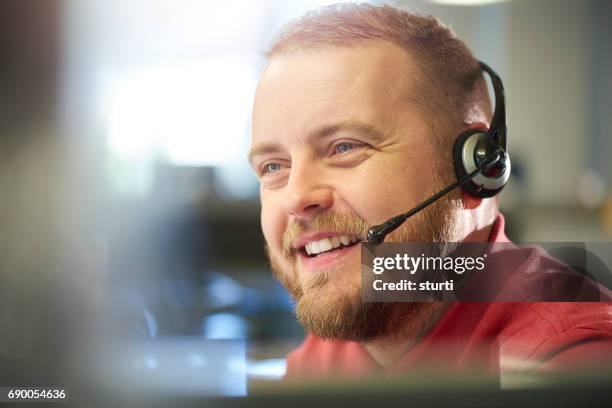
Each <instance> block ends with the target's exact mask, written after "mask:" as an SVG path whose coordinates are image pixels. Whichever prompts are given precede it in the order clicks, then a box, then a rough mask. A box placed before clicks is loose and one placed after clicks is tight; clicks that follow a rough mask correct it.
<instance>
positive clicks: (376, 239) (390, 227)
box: [367, 148, 504, 245]
mask: <svg viewBox="0 0 612 408" xmlns="http://www.w3.org/2000/svg"><path fill="white" fill-rule="evenodd" d="M503 154H504V152H503V150H502V149H501V148H498V149H497V150H495V151H494V152H493V153H492V154H490V155H489V156H487V157H485V158H484V160H482V162H481V163H480V165H479V166H478V167H477V168H476V169H475V170H474V171H472V172H471V173H470V174H468V175H467V176H465V177H464V178H463V179H461V180H457V181H456V182H454V183H453V184H451V185H449V186H446V187H445V188H444V189H443V190H441V191H439V192H437V193H436V194H434V195H433V196H431V197H429V198H428V199H427V200H425V201H423V202H422V203H421V204H419V205H417V206H416V207H414V208H413V209H411V210H410V211H408V212H406V213H403V214H400V215H396V216H395V217H393V218H391V219H389V220H387V221H385V222H383V223H382V224H379V225H375V226H373V227H371V228H370V229H369V230H368V236H367V242H368V243H370V244H374V245H379V244H381V243H382V242H383V241H384V239H385V237H386V236H387V235H388V234H390V233H391V232H393V231H395V230H396V229H397V228H399V226H400V225H402V224H403V223H404V222H406V220H407V219H408V218H410V217H412V216H413V215H414V214H416V213H418V212H419V211H421V210H422V209H424V208H425V207H427V206H429V205H431V204H433V203H434V202H435V201H436V200H439V199H440V198H441V197H443V196H444V195H446V194H448V193H450V192H451V191H453V190H454V189H456V188H457V187H461V186H462V185H464V184H466V183H467V182H468V181H470V180H472V179H473V178H474V177H476V176H477V175H479V174H480V173H483V172H485V171H487V170H489V169H490V168H491V167H492V166H493V165H494V164H495V163H497V162H498V161H499V160H500V159H501V158H502V157H503Z"/></svg>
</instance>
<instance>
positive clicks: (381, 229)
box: [367, 62, 511, 245]
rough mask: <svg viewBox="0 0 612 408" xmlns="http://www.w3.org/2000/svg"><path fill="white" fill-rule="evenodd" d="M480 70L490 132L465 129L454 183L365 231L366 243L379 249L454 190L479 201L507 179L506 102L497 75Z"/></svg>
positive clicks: (457, 153) (487, 68)
mask: <svg viewBox="0 0 612 408" xmlns="http://www.w3.org/2000/svg"><path fill="white" fill-rule="evenodd" d="M480 68H481V69H482V71H483V72H486V73H487V74H488V75H489V77H490V78H491V84H492V85H493V92H494V94H495V109H494V111H493V118H492V119H491V125H490V126H489V129H488V130H486V131H483V130H482V129H468V130H467V131H465V132H463V133H462V134H461V135H459V137H458V138H457V140H456V141H455V144H454V146H453V162H454V168H455V175H456V176H457V181H456V182H454V183H453V184H451V185H449V186H447V187H445V188H444V189H442V190H441V191H439V192H438V193H436V194H434V195H433V196H431V197H430V198H428V199H427V200H425V201H423V202H422V203H421V204H419V205H417V206H416V207H414V208H413V209H411V210H410V211H408V212H406V213H403V214H400V215H397V216H395V217H393V218H390V219H388V220H387V221H385V222H384V223H382V224H379V225H375V226H373V227H371V228H370V229H369V230H368V234H367V242H368V243H370V244H373V245H379V244H380V243H382V242H383V241H384V239H385V237H386V236H387V234H389V233H391V232H392V231H394V230H395V229H397V228H398V227H399V226H400V225H402V224H403V223H404V222H406V220H407V219H408V218H410V217H412V216H413V215H414V214H416V213H418V212H419V211H421V210H422V209H424V208H426V207H427V206H429V205H431V204H433V203H434V202H435V201H437V200H439V199H440V198H441V197H442V196H444V195H446V194H448V193H449V192H450V191H452V190H454V189H455V188H457V187H462V188H463V189H464V190H466V191H467V192H468V193H469V194H471V195H472V196H474V197H478V198H489V197H493V196H495V195H496V194H498V193H499V192H500V191H501V190H502V189H503V188H504V186H505V185H506V183H507V182H508V179H509V178H510V171H511V166H510V156H508V152H507V141H506V136H507V126H506V101H505V96H504V85H503V84H502V80H501V78H500V77H499V75H497V73H496V72H495V71H494V70H493V69H492V68H491V67H490V66H488V65H487V64H485V63H484V62H480Z"/></svg>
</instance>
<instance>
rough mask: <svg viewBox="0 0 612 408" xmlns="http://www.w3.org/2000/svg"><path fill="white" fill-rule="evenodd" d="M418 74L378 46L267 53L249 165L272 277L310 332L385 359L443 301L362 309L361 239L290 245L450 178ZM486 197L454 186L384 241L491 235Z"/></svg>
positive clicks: (383, 210) (343, 228) (354, 229)
mask: <svg viewBox="0 0 612 408" xmlns="http://www.w3.org/2000/svg"><path fill="white" fill-rule="evenodd" d="M417 72H418V70H416V69H414V61H412V60H411V57H410V56H409V55H407V54H406V53H405V52H404V51H403V50H400V49H399V48H397V47H395V46H393V45H390V44H387V43H382V42H379V43H370V44H366V45H359V46H355V47H350V48H349V47H342V48H341V47H328V48H321V49H314V50H305V51H292V52H291V53H288V54H281V55H277V56H274V57H273V58H272V60H271V61H270V63H269V65H268V67H267V69H266V70H265V72H264V74H263V76H262V79H261V81H260V84H259V86H258V88H257V92H256V97H255V104H254V111H253V135H252V148H251V154H250V161H251V165H252V167H253V169H254V170H255V172H256V173H257V175H258V177H259V179H260V183H261V187H260V193H261V225H262V230H263V233H264V236H265V239H266V242H267V252H268V255H269V257H270V260H271V263H272V266H273V270H274V272H275V275H276V276H277V278H279V280H280V281H281V282H282V283H283V284H284V285H285V286H286V287H287V288H288V290H289V291H290V293H291V294H292V295H293V296H294V298H296V301H297V316H298V319H299V320H300V321H301V322H302V323H303V324H304V325H305V326H306V328H307V329H309V331H312V332H314V333H315V334H318V335H320V336H323V337H332V338H339V339H342V340H357V341H362V342H364V344H365V345H366V349H368V351H369V352H370V353H371V354H372V356H373V357H374V358H375V359H376V360H378V361H379V362H380V363H381V364H383V365H387V364H390V363H391V362H392V361H393V360H394V359H395V357H396V356H398V355H401V353H404V352H405V351H406V350H407V348H408V347H409V346H410V344H412V343H413V342H414V341H415V340H416V339H418V337H419V336H421V335H422V334H423V333H424V332H426V331H427V330H428V328H430V327H431V326H432V325H433V324H434V323H435V322H436V321H437V320H438V319H439V318H440V317H441V316H442V314H443V311H444V310H445V307H444V305H435V304H431V303H430V304H395V305H394V304H387V305H385V306H384V307H383V306H380V305H379V306H376V305H374V306H371V307H370V306H368V307H367V308H364V307H363V302H361V301H360V297H359V289H360V286H359V285H360V248H359V245H357V246H355V247H352V248H349V249H347V250H346V252H345V253H344V254H343V255H342V256H339V257H335V258H333V259H331V260H328V261H326V262H321V263H319V264H315V263H312V262H310V261H309V260H308V259H306V257H305V256H304V255H303V254H302V255H300V253H299V250H298V249H296V248H292V245H293V244H295V242H296V240H300V238H304V239H307V238H308V237H311V238H316V237H314V236H313V234H319V236H320V235H321V234H323V235H325V234H330V233H340V232H347V233H353V234H362V233H363V232H365V229H366V228H367V225H375V224H378V223H380V222H382V221H384V220H386V219H388V218H389V217H391V216H394V215H397V214H398V213H399V212H403V211H406V210H407V209H409V208H411V207H413V206H415V205H416V204H418V203H419V202H421V201H422V200H424V199H425V198H427V197H429V196H430V195H431V194H433V193H434V192H436V191H437V190H439V189H440V188H441V187H443V186H444V185H445V184H447V183H449V182H451V181H452V180H453V177H454V176H453V175H452V174H449V172H448V166H446V167H445V166H443V165H442V163H440V160H439V159H438V158H439V156H440V155H439V154H438V152H437V149H438V147H436V146H437V144H436V143H434V142H433V140H432V137H433V136H432V134H431V133H432V132H431V125H430V123H431V120H432V119H431V118H429V117H428V116H427V115H426V113H425V112H424V111H423V110H422V109H420V108H419V106H418V104H416V103H415V102H414V100H415V99H417V98H412V97H411V95H414V93H415V92H417V91H418V89H419V87H418V81H419V80H420V78H419V76H418V74H417ZM470 126H472V127H474V126H477V127H485V126H486V125H485V124H484V123H472V124H471V125H470ZM460 131H461V129H458V130H457V134H459V133H460ZM448 148H449V149H451V148H452V146H450V145H449V146H448ZM443 169H446V170H443ZM482 201H483V200H480V199H473V198H470V197H469V196H467V195H466V194H463V193H461V194H460V193H458V192H455V193H454V194H451V195H450V196H449V197H447V198H445V199H444V200H441V201H440V202H438V203H436V204H435V205H434V206H432V207H430V208H428V209H427V210H425V211H423V212H421V213H419V214H418V215H417V216H416V217H415V218H414V219H411V220H410V221H409V222H408V223H406V224H405V225H404V226H403V227H402V228H400V229H398V230H397V231H396V232H395V233H394V234H392V235H390V236H389V237H387V241H398V242H403V241H404V242H405V241H424V242H428V241H435V240H447V241H460V240H465V241H485V240H486V239H487V237H488V234H489V230H490V225H491V223H492V221H493V218H494V216H495V211H494V210H493V211H492V210H491V209H490V208H488V207H487V208H485V206H483V205H482ZM485 201H486V200H485ZM318 239H320V238H318ZM373 320H375V321H379V322H380V324H378V325H375V326H372V324H371V322H372V321H373Z"/></svg>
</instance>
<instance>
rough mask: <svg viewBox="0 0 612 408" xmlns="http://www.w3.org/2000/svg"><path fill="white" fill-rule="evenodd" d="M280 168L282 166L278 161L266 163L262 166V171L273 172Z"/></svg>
mask: <svg viewBox="0 0 612 408" xmlns="http://www.w3.org/2000/svg"><path fill="white" fill-rule="evenodd" d="M281 169H282V166H281V165H280V163H267V164H266V165H264V166H263V173H264V174H265V173H274V172H277V171H280V170H281Z"/></svg>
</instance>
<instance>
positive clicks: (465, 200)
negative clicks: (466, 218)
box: [460, 189, 483, 210]
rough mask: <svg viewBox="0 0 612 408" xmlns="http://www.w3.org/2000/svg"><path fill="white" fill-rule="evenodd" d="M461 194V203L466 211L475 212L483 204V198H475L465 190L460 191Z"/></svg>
mask: <svg viewBox="0 0 612 408" xmlns="http://www.w3.org/2000/svg"><path fill="white" fill-rule="evenodd" d="M460 192H461V203H462V204H463V208H464V209H465V210H475V209H476V208H478V207H479V206H480V204H481V203H482V200H483V199H482V198H478V197H474V196H473V195H471V194H470V193H468V192H467V191H465V190H464V189H461V190H460Z"/></svg>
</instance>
